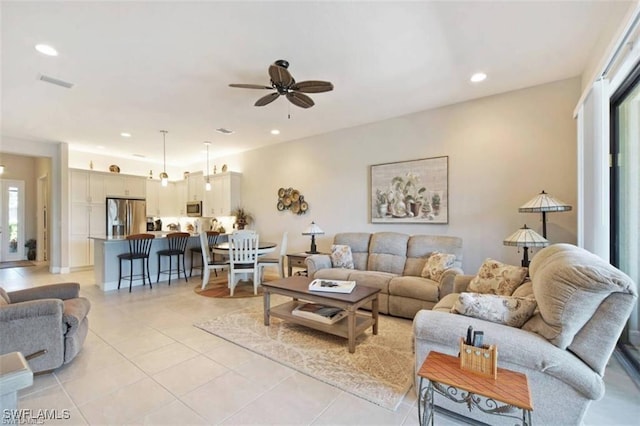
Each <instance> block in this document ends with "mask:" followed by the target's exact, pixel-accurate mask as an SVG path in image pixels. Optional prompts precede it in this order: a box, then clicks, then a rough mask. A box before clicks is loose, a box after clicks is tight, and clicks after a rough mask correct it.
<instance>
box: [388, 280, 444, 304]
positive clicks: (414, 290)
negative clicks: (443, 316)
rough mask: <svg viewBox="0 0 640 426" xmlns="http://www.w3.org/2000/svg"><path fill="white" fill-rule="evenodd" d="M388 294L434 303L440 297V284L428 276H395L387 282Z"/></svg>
mask: <svg viewBox="0 0 640 426" xmlns="http://www.w3.org/2000/svg"><path fill="white" fill-rule="evenodd" d="M389 294H390V295H392V296H401V297H408V298H410V299H418V300H425V301H427V302H433V303H436V302H438V299H439V298H440V286H439V285H438V283H437V282H435V281H433V280H431V279H428V278H420V277H395V278H393V279H391V281H390V282H389Z"/></svg>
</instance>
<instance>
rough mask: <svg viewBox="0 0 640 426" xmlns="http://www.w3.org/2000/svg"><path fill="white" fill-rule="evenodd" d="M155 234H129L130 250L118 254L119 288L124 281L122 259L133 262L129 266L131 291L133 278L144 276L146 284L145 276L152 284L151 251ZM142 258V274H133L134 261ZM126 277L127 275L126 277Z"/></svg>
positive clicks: (143, 279) (143, 281)
mask: <svg viewBox="0 0 640 426" xmlns="http://www.w3.org/2000/svg"><path fill="white" fill-rule="evenodd" d="M154 238H155V236H154V235H153V234H134V235H128V236H127V242H128V243H129V252H128V253H122V254H119V255H118V289H120V282H121V281H122V278H123V277H122V261H123V260H127V261H129V262H130V263H131V267H130V268H129V293H131V285H132V283H133V278H134V276H135V277H140V276H141V277H142V285H145V284H146V283H145V277H146V278H148V279H149V287H151V288H153V287H152V286H151V277H150V276H149V253H150V252H151V243H152V241H153V239H154ZM136 259H140V260H141V261H142V274H136V275H134V274H133V261H134V260H136ZM124 278H126V277H124Z"/></svg>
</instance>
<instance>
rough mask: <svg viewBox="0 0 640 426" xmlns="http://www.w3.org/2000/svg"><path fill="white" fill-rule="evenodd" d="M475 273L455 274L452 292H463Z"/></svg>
mask: <svg viewBox="0 0 640 426" xmlns="http://www.w3.org/2000/svg"><path fill="white" fill-rule="evenodd" d="M473 277H475V275H464V274H463V275H456V276H455V279H454V280H453V291H452V293H464V292H465V291H467V287H469V283H470V282H471V280H472V279H473Z"/></svg>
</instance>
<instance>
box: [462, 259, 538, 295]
mask: <svg viewBox="0 0 640 426" xmlns="http://www.w3.org/2000/svg"><path fill="white" fill-rule="evenodd" d="M527 272H528V269H527V268H524V267H521V266H513V265H507V264H504V263H502V262H498V261H497V260H493V259H486V260H485V261H484V263H483V264H482V266H480V269H479V270H478V274H477V275H476V276H475V277H473V279H471V282H470V283H469V287H468V288H467V290H468V291H472V292H474V293H483V294H497V295H501V296H511V294H512V293H513V292H514V291H515V290H516V288H518V286H520V285H521V284H522V283H523V282H524V279H525V278H526V277H527Z"/></svg>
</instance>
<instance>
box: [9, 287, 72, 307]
mask: <svg viewBox="0 0 640 426" xmlns="http://www.w3.org/2000/svg"><path fill="white" fill-rule="evenodd" d="M7 294H8V295H9V299H10V300H11V303H12V304H13V303H20V302H26V301H29V300H38V299H62V300H66V299H73V298H75V297H78V295H79V294H80V284H78V283H60V284H48V285H43V286H40V287H33V288H28V289H25V290H17V291H10V292H7Z"/></svg>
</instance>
